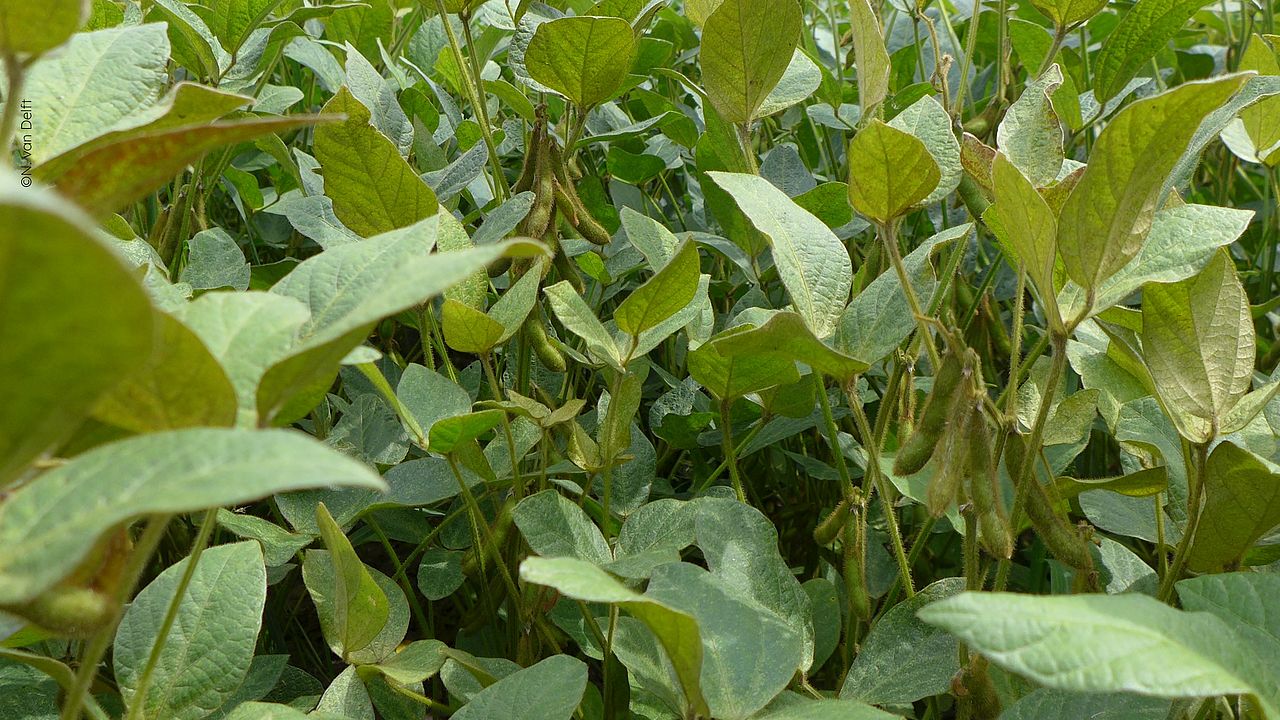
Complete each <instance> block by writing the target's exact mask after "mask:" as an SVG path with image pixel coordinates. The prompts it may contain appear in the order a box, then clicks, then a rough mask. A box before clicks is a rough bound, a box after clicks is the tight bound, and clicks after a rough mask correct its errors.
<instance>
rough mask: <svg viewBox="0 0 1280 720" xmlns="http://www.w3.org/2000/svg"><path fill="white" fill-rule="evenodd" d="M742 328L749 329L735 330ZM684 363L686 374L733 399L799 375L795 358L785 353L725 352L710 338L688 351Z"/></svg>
mask: <svg viewBox="0 0 1280 720" xmlns="http://www.w3.org/2000/svg"><path fill="white" fill-rule="evenodd" d="M744 331H745V332H750V330H749V329H743V330H741V331H739V332H744ZM730 332H731V333H732V332H733V331H730ZM734 334H736V333H734ZM725 337H732V335H726V336H725ZM688 365H689V376H690V377H692V378H693V379H694V380H697V381H698V383H699V384H700V385H702V386H703V387H704V388H706V389H707V390H709V391H710V392H711V393H712V394H713V395H715V396H716V397H717V398H719V399H721V400H733V399H734V398H739V397H742V396H744V395H747V394H749V393H753V392H757V391H759V390H764V389H765V388H771V387H774V386H775V385H786V384H788V383H793V382H796V381H797V380H799V379H800V373H799V372H798V371H797V370H796V363H795V360H794V359H792V358H791V357H789V356H786V355H781V354H778V353H759V354H750V353H736V354H725V353H723V352H721V351H720V345H719V342H718V341H717V340H714V339H713V340H711V341H710V342H707V343H704V344H703V345H702V346H701V347H699V348H698V349H697V350H694V351H693V352H691V353H689V355H688Z"/></svg>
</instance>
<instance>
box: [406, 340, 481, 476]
mask: <svg viewBox="0 0 1280 720" xmlns="http://www.w3.org/2000/svg"><path fill="white" fill-rule="evenodd" d="M396 397H398V398H399V399H400V402H401V403H403V404H404V407H405V409H406V410H408V411H409V413H410V414H412V415H413V417H414V419H415V420H417V421H418V425H419V427H421V428H422V432H423V433H429V432H430V431H431V426H432V425H434V424H435V423H436V422H437V421H439V420H443V419H445V418H448V417H453V416H455V415H463V414H466V413H469V412H471V396H469V395H467V391H466V390H464V389H462V387H461V386H459V385H458V384H457V383H455V382H453V381H452V380H450V379H449V378H447V377H445V376H443V375H441V374H440V373H438V372H436V371H435V370H430V369H428V368H426V367H423V366H422V365H418V364H417V363H414V364H412V365H410V366H409V367H407V368H405V369H404V373H403V374H402V375H401V376H400V383H399V385H397V386H396ZM449 482H451V483H452V482H453V479H452V478H450V479H449Z"/></svg>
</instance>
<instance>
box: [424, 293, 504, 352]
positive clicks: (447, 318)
mask: <svg viewBox="0 0 1280 720" xmlns="http://www.w3.org/2000/svg"><path fill="white" fill-rule="evenodd" d="M440 326H441V329H442V330H444V341H445V343H446V344H447V345H448V346H449V347H451V348H453V349H454V350H457V351H458V352H465V353H472V354H474V355H479V354H482V353H487V352H489V351H490V350H492V349H493V348H494V347H495V346H497V345H498V344H499V343H501V342H502V339H503V338H502V334H503V333H504V332H506V328H504V327H503V326H502V323H500V322H498V321H497V320H494V319H493V318H491V317H489V316H488V315H486V314H484V313H482V312H480V311H479V310H476V309H474V308H472V307H470V306H468V305H465V304H463V303H461V302H458V301H457V300H454V299H453V298H445V301H444V304H443V305H441V307H440Z"/></svg>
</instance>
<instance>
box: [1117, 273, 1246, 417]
mask: <svg viewBox="0 0 1280 720" xmlns="http://www.w3.org/2000/svg"><path fill="white" fill-rule="evenodd" d="M1142 356H1143V360H1144V361H1145V362H1146V365H1147V368H1148V369H1149V370H1150V371H1151V379H1152V380H1153V381H1154V382H1155V386H1156V392H1157V394H1158V396H1159V397H1160V399H1161V401H1162V404H1163V405H1164V407H1165V411H1166V412H1167V413H1169V416H1170V419H1172V420H1173V421H1174V424H1175V425H1176V426H1177V427H1178V431H1179V432H1180V433H1181V434H1182V435H1183V436H1184V437H1186V438H1187V439H1188V440H1191V441H1192V442H1207V441H1208V440H1210V439H1211V438H1213V437H1214V436H1215V435H1216V434H1217V433H1218V431H1219V430H1220V429H1221V427H1222V425H1223V419H1224V418H1225V417H1226V416H1227V413H1228V412H1229V411H1230V410H1231V408H1232V407H1234V406H1235V404H1236V403H1237V402H1239V400H1240V398H1242V397H1244V396H1245V394H1246V393H1248V392H1249V386H1250V384H1251V381H1252V378H1253V360H1254V331H1253V318H1252V317H1251V316H1250V314H1249V300H1248V297H1247V296H1246V295H1245V293H1244V288H1243V287H1242V286H1241V285H1240V279H1239V278H1238V277H1236V272H1235V266H1234V264H1233V263H1232V261H1231V258H1230V257H1229V256H1228V255H1227V254H1226V252H1225V251H1219V252H1218V253H1217V254H1216V255H1215V257H1214V259H1213V260H1211V261H1210V262H1209V265H1208V266H1206V267H1205V269H1204V270H1202V271H1201V272H1200V274H1198V275H1196V276H1195V277H1192V278H1189V279H1187V280H1182V281H1180V282H1176V283H1169V284H1158V283H1151V284H1148V285H1146V286H1144V290H1143V303H1142Z"/></svg>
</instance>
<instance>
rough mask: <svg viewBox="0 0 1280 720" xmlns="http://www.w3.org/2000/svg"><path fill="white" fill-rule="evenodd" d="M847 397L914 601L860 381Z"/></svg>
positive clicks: (848, 390)
mask: <svg viewBox="0 0 1280 720" xmlns="http://www.w3.org/2000/svg"><path fill="white" fill-rule="evenodd" d="M845 394H846V395H847V396H848V398H849V409H850V410H851V411H852V412H853V421H854V423H855V424H856V425H857V427H858V433H859V434H860V435H862V447H863V449H864V450H866V452H867V474H868V475H869V476H870V477H871V478H872V482H873V483H874V484H875V489H876V492H877V493H879V495H880V507H881V508H882V509H883V510H884V521H885V524H886V525H887V526H888V529H889V542H890V544H891V545H893V556H894V558H895V559H896V560H897V561H898V574H899V575H901V576H902V589H903V590H904V591H906V593H907V598H908V599H910V598H913V597H915V594H916V589H915V586H914V585H913V584H912V582H911V563H910V562H908V560H907V551H906V548H905V547H904V546H903V544H902V531H901V530H900V529H899V528H898V516H897V514H896V513H895V511H894V508H893V500H892V497H893V496H892V495H891V494H890V493H889V481H888V479H887V478H886V477H885V476H884V473H882V472H880V447H879V443H877V442H876V439H875V437H874V436H873V435H872V434H871V423H869V422H867V414H866V412H864V411H863V409H862V403H861V402H859V400H858V391H857V381H856V380H855V381H854V382H851V383H849V385H848V386H846V387H845Z"/></svg>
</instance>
